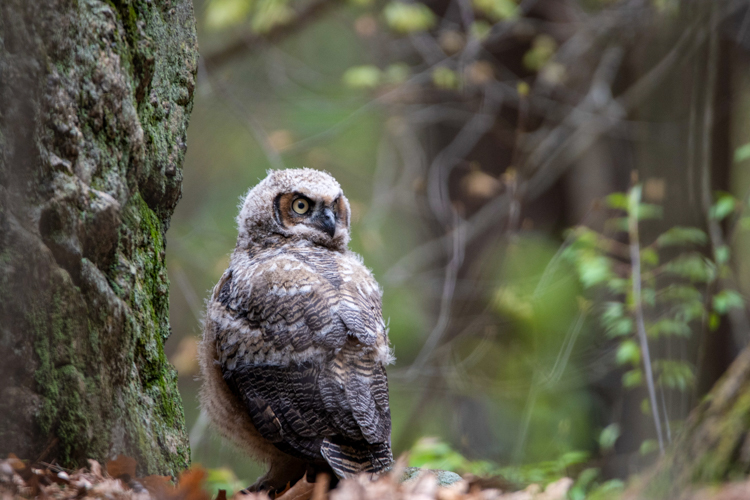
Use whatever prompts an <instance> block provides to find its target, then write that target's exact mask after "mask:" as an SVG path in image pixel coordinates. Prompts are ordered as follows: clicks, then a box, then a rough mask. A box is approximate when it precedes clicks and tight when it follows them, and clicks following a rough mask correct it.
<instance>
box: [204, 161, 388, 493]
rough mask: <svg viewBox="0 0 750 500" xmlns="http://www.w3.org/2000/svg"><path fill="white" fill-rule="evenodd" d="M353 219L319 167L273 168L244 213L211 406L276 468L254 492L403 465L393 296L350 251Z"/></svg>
mask: <svg viewBox="0 0 750 500" xmlns="http://www.w3.org/2000/svg"><path fill="white" fill-rule="evenodd" d="M349 219H350V208H349V202H348V201H347V199H346V197H345V196H344V194H343V193H342V191H341V187H340V186H339V184H338V182H336V180H335V179H334V178H333V177H331V176H330V175H329V174H327V173H323V172H319V171H317V170H311V169H298V170H280V171H271V172H270V173H269V174H268V176H267V177H266V178H265V179H264V180H263V181H261V182H260V183H259V184H258V185H257V186H255V187H254V188H252V189H251V190H250V191H249V192H248V193H247V195H246V196H245V199H244V202H243V204H242V207H241V210H240V213H239V216H238V217H237V225H238V227H239V236H238V238H237V246H236V248H235V250H234V252H233V253H232V256H231V259H230V263H229V268H228V269H227V270H226V271H225V272H224V275H223V276H222V277H221V279H220V280H219V282H218V284H217V285H216V286H215V287H214V289H213V292H212V294H211V298H210V300H209V302H208V309H207V312H206V320H205V327H204V331H203V342H202V343H201V346H200V354H199V356H200V365H201V374H202V378H203V385H202V388H201V404H202V406H203V408H204V409H205V410H206V411H207V413H208V415H209V416H210V418H211V420H212V421H213V424H214V425H215V426H216V427H217V428H218V430H219V431H220V432H221V434H223V435H224V436H225V437H226V438H228V439H230V440H232V441H234V442H235V443H237V444H238V445H240V446H241V447H242V448H244V449H245V450H246V451H247V452H249V453H251V454H252V455H254V456H255V457H257V458H258V459H260V460H262V461H265V462H267V463H268V465H269V470H268V472H267V473H266V474H265V475H264V476H262V477H261V478H260V479H258V481H257V482H256V483H255V484H254V485H253V486H251V487H250V489H251V490H278V489H281V488H283V487H284V486H285V485H286V484H287V483H288V482H292V483H293V482H294V481H296V480H297V479H299V478H301V477H302V476H303V475H304V474H305V472H306V471H309V470H311V468H312V470H313V471H321V470H326V471H332V472H333V473H334V474H335V475H336V477H338V478H343V477H347V476H350V475H353V474H356V473H358V472H381V471H384V470H386V469H388V467H389V466H390V465H391V463H392V462H393V456H392V454H391V446H390V433H391V415H390V409H389V407H388V381H387V378H386V373H385V366H386V365H387V364H388V363H390V362H391V360H392V357H391V352H390V347H389V343H388V335H387V331H386V326H385V323H384V322H383V317H382V311H381V291H380V287H379V286H378V284H377V282H376V281H375V279H374V278H373V277H372V274H370V272H369V271H368V270H367V268H365V266H364V265H363V264H362V260H361V258H360V257H359V256H358V255H357V254H355V253H353V252H351V251H350V250H349V249H348V248H347V244H348V242H349Z"/></svg>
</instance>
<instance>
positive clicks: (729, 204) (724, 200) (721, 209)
mask: <svg viewBox="0 0 750 500" xmlns="http://www.w3.org/2000/svg"><path fill="white" fill-rule="evenodd" d="M736 207H737V200H736V199H735V198H734V196H732V195H731V194H729V193H725V192H723V191H717V192H716V202H714V205H713V206H712V207H711V210H709V211H708V216H709V217H711V218H712V219H715V220H724V219H726V218H727V216H729V215H730V214H731V213H732V212H734V210H735V208H736Z"/></svg>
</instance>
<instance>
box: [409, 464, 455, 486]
mask: <svg viewBox="0 0 750 500" xmlns="http://www.w3.org/2000/svg"><path fill="white" fill-rule="evenodd" d="M424 473H428V474H432V475H434V476H435V477H436V478H437V480H438V486H450V485H452V484H455V483H457V482H459V481H462V478H461V476H459V475H458V474H456V473H455V472H451V471H447V470H440V469H421V468H419V467H407V468H406V469H404V475H403V476H401V482H402V483H410V482H412V481H416V480H417V478H418V477H419V476H420V475H421V474H424Z"/></svg>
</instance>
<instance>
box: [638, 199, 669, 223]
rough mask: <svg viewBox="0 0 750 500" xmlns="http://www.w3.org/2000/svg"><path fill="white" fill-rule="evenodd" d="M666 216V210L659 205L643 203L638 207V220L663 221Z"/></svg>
mask: <svg viewBox="0 0 750 500" xmlns="http://www.w3.org/2000/svg"><path fill="white" fill-rule="evenodd" d="M663 216H664V209H663V208H662V207H661V206H659V205H654V204H652V203H641V204H639V205H638V213H637V214H636V217H637V219H638V220H647V219H661V218H662V217H663Z"/></svg>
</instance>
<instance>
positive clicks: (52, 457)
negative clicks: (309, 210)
mask: <svg viewBox="0 0 750 500" xmlns="http://www.w3.org/2000/svg"><path fill="white" fill-rule="evenodd" d="M196 68H197V43H196V35H195V23H194V18H193V8H192V2H191V1H190V0H34V1H28V0H2V2H0V360H2V363H1V364H0V381H1V382H0V454H2V455H4V454H7V453H9V452H13V453H15V454H16V455H18V456H21V457H22V458H29V459H32V460H45V461H57V462H59V463H60V464H62V465H65V466H69V467H76V466H80V465H85V464H86V459H87V458H94V459H97V460H100V461H101V460H106V459H107V458H110V457H113V456H115V455H117V454H120V453H122V454H126V455H129V456H131V457H133V458H135V459H136V460H137V461H138V464H139V473H159V474H176V473H177V472H178V471H179V470H180V469H182V468H184V467H186V466H187V464H188V461H189V457H190V453H189V445H188V440H187V436H186V432H185V426H184V417H183V411H182V403H181V400H180V397H179V394H178V392H177V384H176V373H175V371H174V369H173V368H172V366H171V365H170V364H169V363H168V362H167V360H166V358H165V356H164V350H163V345H164V341H165V340H166V339H167V337H168V336H169V333H170V328H169V317H168V306H169V294H168V292H169V283H168V281H167V272H166V267H165V264H164V245H165V241H164V234H165V232H166V230H167V227H168V225H169V218H170V216H171V214H172V211H173V209H174V207H175V204H176V203H177V200H178V199H179V197H180V185H181V181H182V172H181V166H182V161H183V157H184V154H185V142H186V128H187V121H188V116H189V114H190V110H191V108H192V99H193V89H194V87H195V73H196Z"/></svg>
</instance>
